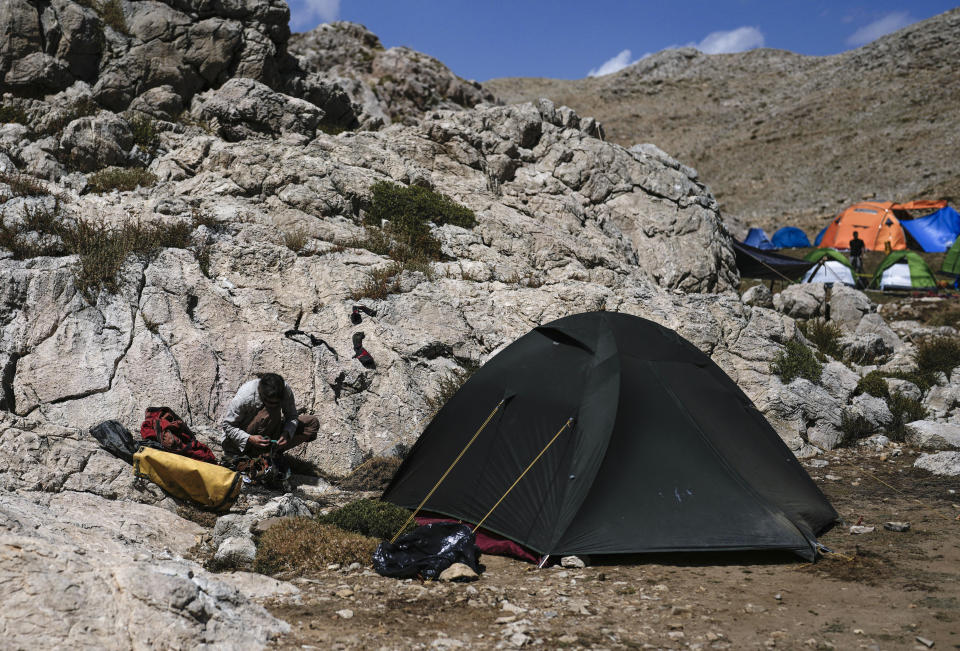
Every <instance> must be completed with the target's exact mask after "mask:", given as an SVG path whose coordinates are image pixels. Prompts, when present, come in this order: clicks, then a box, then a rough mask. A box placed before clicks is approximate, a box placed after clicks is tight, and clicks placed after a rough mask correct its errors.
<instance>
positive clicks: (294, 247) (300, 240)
mask: <svg viewBox="0 0 960 651" xmlns="http://www.w3.org/2000/svg"><path fill="white" fill-rule="evenodd" d="M283 243H284V245H285V246H286V247H287V248H288V249H290V250H291V251H293V252H294V253H299V252H300V251H301V250H303V247H305V246H306V245H307V232H306V231H304V230H303V229H302V228H296V229H294V230H292V231H284V232H283Z"/></svg>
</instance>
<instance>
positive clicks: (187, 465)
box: [133, 447, 240, 511]
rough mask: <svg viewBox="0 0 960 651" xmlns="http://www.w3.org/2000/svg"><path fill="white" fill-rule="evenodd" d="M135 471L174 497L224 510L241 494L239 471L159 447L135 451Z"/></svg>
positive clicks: (138, 475) (137, 474)
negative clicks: (158, 448) (159, 448)
mask: <svg viewBox="0 0 960 651" xmlns="http://www.w3.org/2000/svg"><path fill="white" fill-rule="evenodd" d="M133 474H134V475H136V476H137V477H140V478H143V479H149V480H150V481H152V482H153V483H154V484H156V485H157V486H159V487H160V488H162V489H163V490H165V491H166V492H168V493H170V494H171V495H173V496H174V497H179V498H181V499H185V500H191V501H193V502H196V503H198V504H202V505H203V506H206V507H209V508H212V509H216V510H218V511H225V510H227V509H229V508H230V506H231V505H233V502H234V500H236V499H237V495H239V494H240V473H238V472H234V471H232V470H230V469H229V468H224V467H223V466H218V465H215V464H212V463H205V462H203V461H197V460H196V459H191V458H190V457H184V456H181V455H179V454H173V453H171V452H164V451H163V450H157V449H156V448H149V447H143V448H140V449H139V450H138V451H137V453H136V454H134V455H133Z"/></svg>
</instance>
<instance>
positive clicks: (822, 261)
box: [803, 249, 857, 287]
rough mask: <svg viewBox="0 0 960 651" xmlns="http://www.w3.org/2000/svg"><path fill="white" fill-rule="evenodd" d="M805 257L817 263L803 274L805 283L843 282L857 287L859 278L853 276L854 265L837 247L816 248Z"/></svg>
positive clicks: (804, 257)
mask: <svg viewBox="0 0 960 651" xmlns="http://www.w3.org/2000/svg"><path fill="white" fill-rule="evenodd" d="M803 259H804V260H806V261H808V262H813V263H816V264H815V265H814V266H813V267H811V268H810V271H808V272H807V273H806V274H804V276H803V282H805V283H843V284H844V285H850V286H851V287H856V285H857V280H856V278H854V276H853V267H852V266H851V265H850V261H849V260H847V258H846V257H845V256H844V255H843V254H842V253H840V252H839V251H837V250H836V249H816V250H814V251H811V252H810V253H808V254H807V255H805V256H803Z"/></svg>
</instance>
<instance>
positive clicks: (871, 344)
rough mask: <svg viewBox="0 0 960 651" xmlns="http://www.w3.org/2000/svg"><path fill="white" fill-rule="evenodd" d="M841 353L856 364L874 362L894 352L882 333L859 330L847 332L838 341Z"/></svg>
mask: <svg viewBox="0 0 960 651" xmlns="http://www.w3.org/2000/svg"><path fill="white" fill-rule="evenodd" d="M837 345H838V346H839V347H840V355H841V356H842V357H843V358H844V359H846V360H849V361H851V362H853V363H854V364H860V365H864V364H873V363H875V362H876V361H877V360H878V359H883V358H885V357H886V356H887V355H890V354H891V353H893V352H894V349H893V347H892V346H890V345H889V344H888V343H887V342H886V341H885V340H884V338H883V336H882V335H880V334H875V333H872V332H857V333H855V334H846V335H843V336H842V337H840V339H839V340H838V341H837Z"/></svg>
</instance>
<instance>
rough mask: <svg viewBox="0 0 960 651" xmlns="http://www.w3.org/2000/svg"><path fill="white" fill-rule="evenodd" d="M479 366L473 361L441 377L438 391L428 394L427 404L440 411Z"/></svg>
mask: <svg viewBox="0 0 960 651" xmlns="http://www.w3.org/2000/svg"><path fill="white" fill-rule="evenodd" d="M478 368H480V365H479V364H477V363H476V362H473V361H471V362H469V363H468V364H467V366H466V367H465V368H458V369H454V370H452V371H450V372H448V373H447V374H446V375H444V376H443V377H441V378H440V381H439V382H438V383H437V391H436V393H434V394H433V395H430V396H427V406H428V407H430V409H431V410H433V411H438V410H439V409H440V408H441V407H443V406H444V405H445V404H447V401H448V400H450V398H452V397H453V395H454V394H455V393H456V392H457V391H459V390H460V387H462V386H463V384H464V382H466V381H467V380H469V379H470V376H471V375H473V374H474V373H475V372H476V371H477V369H478Z"/></svg>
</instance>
